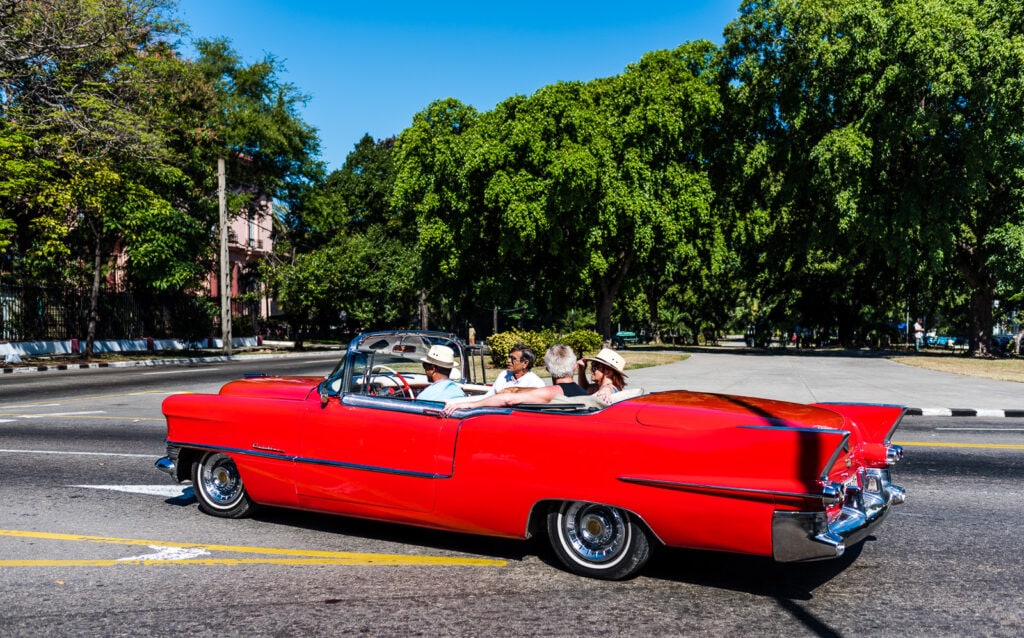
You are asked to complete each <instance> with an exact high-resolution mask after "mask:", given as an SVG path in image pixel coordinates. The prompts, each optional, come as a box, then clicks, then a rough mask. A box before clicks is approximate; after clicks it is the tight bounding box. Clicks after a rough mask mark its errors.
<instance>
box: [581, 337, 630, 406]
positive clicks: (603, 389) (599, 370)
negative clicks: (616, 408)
mask: <svg viewBox="0 0 1024 638" xmlns="http://www.w3.org/2000/svg"><path fill="white" fill-rule="evenodd" d="M588 361H589V362H590V374H591V377H590V378H589V379H588V378H587V362H588ZM576 366H577V377H578V383H579V384H580V385H581V386H583V387H584V388H586V389H587V392H588V393H589V394H592V395H594V396H595V397H597V398H599V399H601V400H602V401H604V402H605V403H611V402H612V395H613V394H615V393H616V392H618V391H619V390H621V389H623V388H624V387H626V373H625V369H626V362H625V360H623V358H622V357H621V356H619V353H618V352H615V351H614V350H611V349H609V348H604V349H602V350H601V352H598V353H597V356H594V357H583V358H582V359H580V361H579V363H577V364H576Z"/></svg>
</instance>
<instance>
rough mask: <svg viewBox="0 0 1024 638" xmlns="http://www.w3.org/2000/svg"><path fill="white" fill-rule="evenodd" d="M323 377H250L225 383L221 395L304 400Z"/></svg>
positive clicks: (314, 389)
mask: <svg viewBox="0 0 1024 638" xmlns="http://www.w3.org/2000/svg"><path fill="white" fill-rule="evenodd" d="M321 381H323V377H250V378H247V379H239V380H237V381H232V382H230V383H228V384H226V385H225V386H224V387H222V388H221V389H220V394H221V395H226V396H234V397H260V398H262V399H291V400H293V401H304V400H306V397H308V396H309V393H310V392H314V391H316V386H317V385H319V383H320V382H321Z"/></svg>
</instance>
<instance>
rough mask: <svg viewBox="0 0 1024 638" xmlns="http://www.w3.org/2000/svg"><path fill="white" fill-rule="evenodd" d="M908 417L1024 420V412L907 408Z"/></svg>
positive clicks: (981, 409)
mask: <svg viewBox="0 0 1024 638" xmlns="http://www.w3.org/2000/svg"><path fill="white" fill-rule="evenodd" d="M907 416H980V417H988V418H1004V417H1011V418H1014V417H1018V418H1024V410H987V409H984V408H907Z"/></svg>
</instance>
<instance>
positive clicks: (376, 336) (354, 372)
mask: <svg viewBox="0 0 1024 638" xmlns="http://www.w3.org/2000/svg"><path fill="white" fill-rule="evenodd" d="M432 345H444V346H448V347H449V348H451V349H452V350H453V351H454V353H455V361H456V364H455V367H454V368H453V369H452V371H451V378H452V380H454V381H459V380H462V379H463V362H464V361H465V355H464V352H463V348H462V343H461V341H459V340H458V338H456V337H455V335H450V334H446V333H441V332H375V333H368V334H364V335H360V336H359V337H357V338H356V339H354V340H353V341H352V342H351V343H350V344H349V346H348V351H347V352H346V354H345V357H343V358H342V360H341V361H339V362H338V365H337V367H335V369H334V370H333V371H332V372H331V373H330V374H329V375H327V378H326V379H325V383H326V387H327V390H328V392H329V393H330V394H337V393H339V392H342V391H345V392H355V393H366V391H367V389H368V384H367V383H366V382H365V380H366V379H367V378H369V379H370V381H371V382H372V383H371V384H369V385H380V383H381V382H382V379H381V378H380V377H381V376H390V377H392V378H396V379H398V377H399V376H400V377H401V379H398V380H399V383H400V384H401V385H403V386H404V385H405V384H406V383H408V384H411V385H413V386H419V385H426V376H425V375H424V373H423V362H422V359H423V357H425V356H427V352H428V351H429V350H430V346H432ZM396 373H397V374H396ZM402 380H404V383H402Z"/></svg>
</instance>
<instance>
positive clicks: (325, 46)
mask: <svg viewBox="0 0 1024 638" xmlns="http://www.w3.org/2000/svg"><path fill="white" fill-rule="evenodd" d="M739 3H740V0H676V1H674V2H628V1H619V2H614V3H612V2H604V1H603V0H593V1H590V2H577V1H571V2H555V1H550V0H549V1H548V2H537V1H535V0H520V1H519V2H493V3H489V2H483V3H467V4H459V5H454V4H453V5H452V6H450V7H446V6H444V5H443V4H441V3H432V2H422V1H421V2H415V3H413V2H386V1H378V2H346V1H344V0H338V1H336V2H331V1H329V0H179V12H178V15H179V18H181V19H182V20H183V21H184V22H186V23H187V24H188V25H189V26H190V27H191V30H192V37H196V38H199V37H202V38H209V37H221V36H222V37H226V38H228V39H229V40H230V41H231V43H232V46H233V47H234V49H235V50H236V51H237V52H238V53H239V54H240V55H241V57H242V59H243V61H244V62H245V63H246V64H248V63H252V62H256V61H258V60H260V59H262V58H263V57H264V55H265V54H267V53H270V54H273V55H274V56H275V57H277V58H278V59H279V60H280V61H281V62H282V64H283V66H284V68H285V72H284V73H283V74H282V77H281V79H282V80H283V81H284V82H288V83H291V84H293V85H295V86H296V87H297V88H298V89H299V90H300V91H301V92H302V93H304V94H306V95H308V96H309V98H310V99H309V102H308V104H307V105H306V107H305V109H304V110H303V111H302V117H303V119H304V120H305V121H306V122H307V123H309V124H311V125H312V126H315V127H316V128H317V129H318V130H319V134H320V140H321V150H322V158H323V160H324V161H325V162H327V164H328V166H329V167H330V168H331V169H332V170H333V169H337V168H340V167H341V166H342V164H343V163H344V161H345V157H346V156H347V155H348V153H349V152H350V151H351V150H352V148H353V147H354V146H355V144H356V142H358V141H359V139H360V138H361V137H362V136H363V134H365V133H369V134H370V135H372V136H373V137H374V138H376V139H382V138H386V137H389V136H391V135H396V134H398V133H400V132H401V131H402V130H403V129H405V128H407V127H408V126H409V124H411V122H412V118H413V115H415V114H416V113H418V112H419V111H421V110H423V108H425V107H426V106H427V105H428V104H430V103H431V102H433V101H434V100H438V99H442V98H446V97H454V98H456V99H458V100H459V101H461V102H463V103H465V104H470V105H472V106H473V107H474V108H476V109H477V110H479V111H489V110H491V109H493V108H494V106H495V105H496V104H498V103H499V102H501V101H503V100H504V99H506V98H508V97H510V96H513V95H517V94H519V95H531V94H533V93H534V92H535V91H537V90H538V89H540V88H541V87H543V86H546V85H548V84H553V83H555V82H559V81H575V80H579V81H584V82H586V81H590V80H593V79H595V78H599V77H609V76H614V75H618V74H619V73H621V72H622V71H623V70H624V69H625V67H626V65H628V64H630V63H631V62H636V61H638V60H639V59H640V57H641V56H642V55H643V54H644V53H646V52H648V51H654V50H658V49H671V48H675V47H676V46H678V45H680V44H683V43H684V42H690V41H693V40H699V39H707V40H711V41H714V42H721V41H722V30H723V29H724V28H725V25H726V24H728V23H729V22H730V21H732V20H733V19H734V18H735V17H736V13H737V9H738V8H739ZM184 50H185V51H186V54H187V55H191V53H190V51H191V49H188V48H186V49H184Z"/></svg>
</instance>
